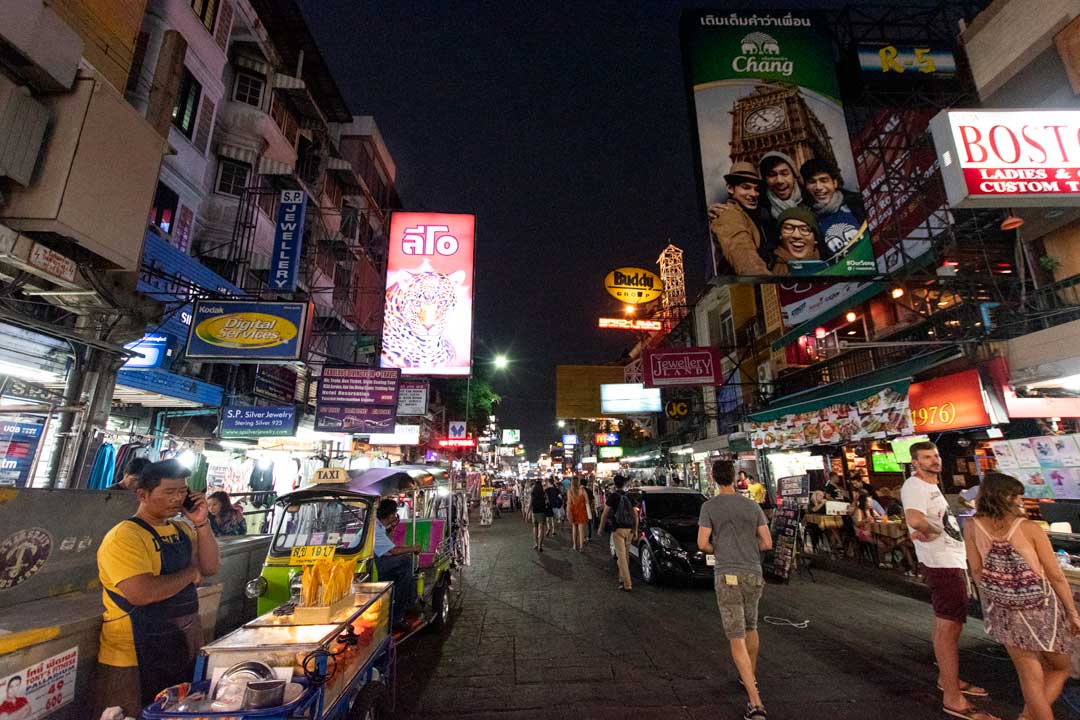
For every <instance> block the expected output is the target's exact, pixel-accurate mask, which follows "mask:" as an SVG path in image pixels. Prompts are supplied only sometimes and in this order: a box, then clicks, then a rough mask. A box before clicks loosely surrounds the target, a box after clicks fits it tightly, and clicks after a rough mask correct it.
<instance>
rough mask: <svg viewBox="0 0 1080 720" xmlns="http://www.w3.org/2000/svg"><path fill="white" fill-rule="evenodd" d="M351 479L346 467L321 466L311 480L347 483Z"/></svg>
mask: <svg viewBox="0 0 1080 720" xmlns="http://www.w3.org/2000/svg"><path fill="white" fill-rule="evenodd" d="M348 481H349V473H348V471H347V470H346V469H345V468H319V469H318V470H316V471H315V476H314V477H312V478H311V482H313V483H316V484H322V483H345V482H348Z"/></svg>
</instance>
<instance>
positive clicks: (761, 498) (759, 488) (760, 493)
mask: <svg viewBox="0 0 1080 720" xmlns="http://www.w3.org/2000/svg"><path fill="white" fill-rule="evenodd" d="M747 478H749V479H748V480H747V483H746V490H747V492H749V493H750V499H751V500H753V501H754V502H756V503H757V504H758V505H764V504H765V495H766V491H765V484H764V483H762V482H761V481H760V480H758V479H757V478H756V477H754V476H753V475H747Z"/></svg>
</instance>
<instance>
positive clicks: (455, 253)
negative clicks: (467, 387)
mask: <svg viewBox="0 0 1080 720" xmlns="http://www.w3.org/2000/svg"><path fill="white" fill-rule="evenodd" d="M475 237H476V217H475V216H474V215H452V214H447V213H413V212H395V213H394V214H393V215H392V216H391V218H390V253H389V256H388V259H387V268H386V307H385V312H384V316H383V334H382V355H381V357H380V361H379V364H380V366H381V367H384V368H398V369H400V370H401V372H402V374H404V375H429V376H465V375H468V374H470V373H471V372H472V303H473V245H474V241H475Z"/></svg>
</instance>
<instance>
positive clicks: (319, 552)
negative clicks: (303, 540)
mask: <svg viewBox="0 0 1080 720" xmlns="http://www.w3.org/2000/svg"><path fill="white" fill-rule="evenodd" d="M336 551H337V546H336V545H298V546H297V547H294V548H293V549H292V553H291V554H290V555H289V564H290V565H311V564H312V563H316V562H319V561H320V560H333V559H334V553H335V552H336Z"/></svg>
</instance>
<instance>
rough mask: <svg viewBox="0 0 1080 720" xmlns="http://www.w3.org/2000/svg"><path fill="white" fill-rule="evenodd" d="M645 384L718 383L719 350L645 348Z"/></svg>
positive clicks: (720, 381) (719, 373)
mask: <svg viewBox="0 0 1080 720" xmlns="http://www.w3.org/2000/svg"><path fill="white" fill-rule="evenodd" d="M642 371H643V372H644V381H645V387H666V386H670V385H719V384H720V383H722V382H723V376H722V373H721V371H720V353H719V352H717V350H716V348H711V347H696V348H680V349H678V350H646V351H645V352H644V361H643V363H642Z"/></svg>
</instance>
